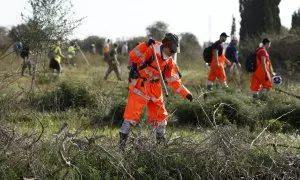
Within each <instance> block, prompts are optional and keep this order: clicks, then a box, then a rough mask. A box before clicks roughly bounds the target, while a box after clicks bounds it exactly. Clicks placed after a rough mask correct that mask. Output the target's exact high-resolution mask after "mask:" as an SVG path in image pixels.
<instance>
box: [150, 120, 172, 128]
mask: <svg viewBox="0 0 300 180" xmlns="http://www.w3.org/2000/svg"><path fill="white" fill-rule="evenodd" d="M167 124H168V123H167V120H163V121H160V122H158V121H154V122H152V123H151V125H152V126H155V127H157V126H161V127H165V126H167Z"/></svg>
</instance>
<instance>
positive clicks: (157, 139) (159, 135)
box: [156, 133, 166, 144]
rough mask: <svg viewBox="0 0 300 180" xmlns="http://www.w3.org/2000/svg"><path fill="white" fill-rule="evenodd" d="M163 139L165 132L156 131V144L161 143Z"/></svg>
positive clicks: (163, 141)
mask: <svg viewBox="0 0 300 180" xmlns="http://www.w3.org/2000/svg"><path fill="white" fill-rule="evenodd" d="M165 140H166V138H165V134H160V133H156V144H163V143H165Z"/></svg>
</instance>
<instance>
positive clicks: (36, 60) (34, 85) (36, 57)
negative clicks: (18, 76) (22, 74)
mask: <svg viewBox="0 0 300 180" xmlns="http://www.w3.org/2000/svg"><path fill="white" fill-rule="evenodd" d="M37 62H38V56H37V55H36V56H35V62H34V65H33V69H32V78H31V92H32V93H35V88H36V84H35V83H36V69H37Z"/></svg>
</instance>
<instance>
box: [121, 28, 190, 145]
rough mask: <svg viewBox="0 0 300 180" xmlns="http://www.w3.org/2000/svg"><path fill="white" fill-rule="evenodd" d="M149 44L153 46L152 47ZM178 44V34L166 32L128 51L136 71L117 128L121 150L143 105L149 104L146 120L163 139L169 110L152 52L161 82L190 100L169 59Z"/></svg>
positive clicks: (157, 135) (174, 66)
mask: <svg viewBox="0 0 300 180" xmlns="http://www.w3.org/2000/svg"><path fill="white" fill-rule="evenodd" d="M152 45H153V47H154V49H152ZM177 47H178V37H177V36H176V35H174V34H172V33H167V34H166V35H165V37H164V39H163V40H162V42H158V41H154V40H153V39H149V40H148V41H146V42H142V43H140V44H139V45H137V46H136V47H135V48H134V49H133V50H131V51H130V53H129V58H130V60H131V61H132V63H133V65H132V66H133V69H134V71H135V72H134V73H132V76H131V83H130V84H129V93H128V101H127V105H126V108H125V112H124V121H123V124H122V126H121V128H120V131H119V135H120V142H119V146H120V150H121V151H124V150H125V143H126V139H127V137H128V134H129V132H130V129H131V127H132V126H135V125H136V124H137V123H138V121H139V118H140V116H141V113H142V111H143V108H144V107H145V106H147V107H148V117H149V122H150V123H151V125H152V126H153V127H154V128H155V131H156V140H157V142H158V143H159V142H162V141H163V140H164V139H165V134H166V125H167V117H168V113H167V111H166V108H165V105H164V100H163V95H162V87H163V85H162V84H161V83H160V74H159V69H158V66H157V64H156V62H155V57H154V56H155V55H156V57H157V59H158V63H159V68H160V69H161V71H162V75H163V76H164V81H166V82H167V83H168V85H169V86H170V87H171V88H172V90H173V91H174V92H175V93H177V94H180V95H181V96H182V97H183V98H184V99H188V100H190V101H192V100H193V96H192V94H191V92H190V91H189V90H188V89H187V88H186V87H185V86H184V85H183V84H182V82H181V77H180V72H179V71H178V68H177V65H176V64H175V62H174V61H173V59H172V55H173V54H175V53H176V52H177ZM154 53H155V54H154Z"/></svg>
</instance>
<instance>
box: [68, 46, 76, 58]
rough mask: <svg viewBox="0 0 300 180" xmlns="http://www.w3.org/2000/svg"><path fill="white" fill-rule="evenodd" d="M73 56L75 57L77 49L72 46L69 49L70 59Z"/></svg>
mask: <svg viewBox="0 0 300 180" xmlns="http://www.w3.org/2000/svg"><path fill="white" fill-rule="evenodd" d="M73 56H75V48H74V47H73V46H70V47H69V48H68V57H69V58H73Z"/></svg>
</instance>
